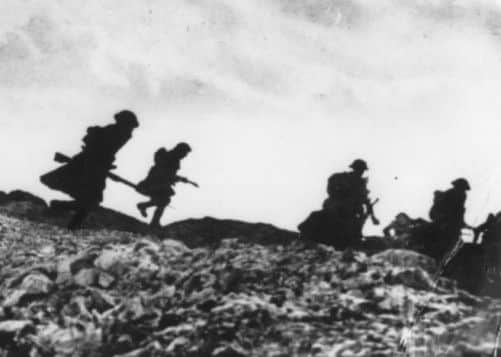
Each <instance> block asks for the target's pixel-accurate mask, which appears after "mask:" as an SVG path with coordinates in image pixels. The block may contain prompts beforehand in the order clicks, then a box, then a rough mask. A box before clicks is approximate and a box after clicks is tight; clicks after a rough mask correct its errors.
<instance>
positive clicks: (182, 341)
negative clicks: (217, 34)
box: [167, 337, 190, 352]
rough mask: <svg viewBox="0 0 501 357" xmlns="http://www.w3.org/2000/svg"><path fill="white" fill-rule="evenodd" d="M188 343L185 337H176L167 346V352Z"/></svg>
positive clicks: (183, 346)
mask: <svg viewBox="0 0 501 357" xmlns="http://www.w3.org/2000/svg"><path fill="white" fill-rule="evenodd" d="M189 344H190V340H188V339H187V338H186V337H178V338H176V339H174V341H172V342H171V343H170V344H169V346H167V352H176V351H179V350H180V349H182V348H185V347H186V346H188V345H189Z"/></svg>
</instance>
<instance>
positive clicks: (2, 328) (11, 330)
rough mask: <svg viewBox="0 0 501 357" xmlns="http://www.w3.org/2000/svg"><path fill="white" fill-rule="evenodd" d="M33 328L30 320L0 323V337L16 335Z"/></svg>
mask: <svg viewBox="0 0 501 357" xmlns="http://www.w3.org/2000/svg"><path fill="white" fill-rule="evenodd" d="M30 326H31V327H33V323H32V322H31V321H30V320H7V321H2V322H0V336H4V335H10V334H16V333H19V332H21V331H22V330H24V329H26V328H27V327H30Z"/></svg>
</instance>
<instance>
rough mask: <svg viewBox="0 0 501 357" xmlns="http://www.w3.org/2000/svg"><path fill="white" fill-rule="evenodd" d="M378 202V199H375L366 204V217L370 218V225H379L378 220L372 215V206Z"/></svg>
mask: <svg viewBox="0 0 501 357" xmlns="http://www.w3.org/2000/svg"><path fill="white" fill-rule="evenodd" d="M378 202H379V198H376V199H375V200H374V201H372V202H370V201H369V202H368V203H367V216H369V217H370V218H371V221H372V224H374V225H375V226H378V225H379V219H377V217H376V215H375V214H374V205H375V204H376V203H378Z"/></svg>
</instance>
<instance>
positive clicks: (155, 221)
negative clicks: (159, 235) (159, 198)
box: [150, 205, 166, 228]
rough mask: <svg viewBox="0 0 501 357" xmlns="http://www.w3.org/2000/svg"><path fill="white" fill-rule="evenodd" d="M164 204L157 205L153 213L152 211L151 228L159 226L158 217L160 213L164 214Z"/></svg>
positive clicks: (160, 215) (160, 216)
mask: <svg viewBox="0 0 501 357" xmlns="http://www.w3.org/2000/svg"><path fill="white" fill-rule="evenodd" d="M165 207H166V206H164V205H161V206H157V208H156V209H155V213H153V218H152V219H151V223H150V225H151V227H153V228H160V219H161V218H162V215H163V214H164V211H165Z"/></svg>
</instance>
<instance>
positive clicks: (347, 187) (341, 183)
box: [327, 172, 353, 199]
mask: <svg viewBox="0 0 501 357" xmlns="http://www.w3.org/2000/svg"><path fill="white" fill-rule="evenodd" d="M352 181H353V180H352V177H351V175H350V173H349V172H340V173H337V174H334V175H332V176H331V177H329V181H328V184H327V192H328V194H329V197H331V198H334V199H343V198H346V197H349V196H350V194H351V191H352V190H353V188H352V186H353V183H352Z"/></svg>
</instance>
